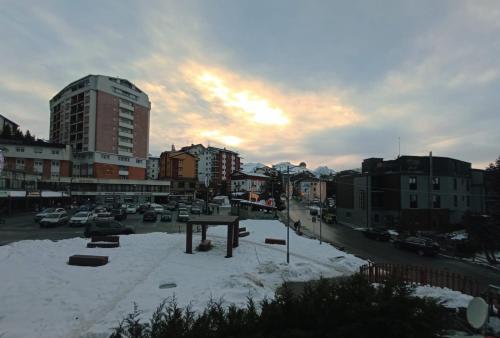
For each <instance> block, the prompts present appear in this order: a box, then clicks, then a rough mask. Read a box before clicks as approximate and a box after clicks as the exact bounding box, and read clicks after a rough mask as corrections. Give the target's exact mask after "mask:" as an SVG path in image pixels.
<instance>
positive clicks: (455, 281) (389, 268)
mask: <svg viewBox="0 0 500 338" xmlns="http://www.w3.org/2000/svg"><path fill="white" fill-rule="evenodd" d="M359 272H360V273H361V274H362V275H364V276H366V277H367V278H368V280H369V281H370V282H371V283H382V282H384V281H386V280H388V279H390V278H395V279H399V280H403V281H404V282H407V283H415V284H420V285H430V286H438V287H444V288H448V289H451V290H455V291H460V292H462V293H465V294H469V295H472V296H479V295H480V294H481V293H482V292H483V291H486V290H484V289H483V288H482V287H481V286H480V285H479V283H478V282H477V281H476V280H473V279H471V278H468V277H466V276H464V275H461V274H458V273H454V272H449V271H443V270H436V269H431V268H427V267H421V266H411V265H400V264H382V263H376V264H367V265H363V266H362V267H361V268H360V271H359Z"/></svg>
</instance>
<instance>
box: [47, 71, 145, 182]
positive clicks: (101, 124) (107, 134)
mask: <svg viewBox="0 0 500 338" xmlns="http://www.w3.org/2000/svg"><path fill="white" fill-rule="evenodd" d="M150 108H151V103H150V102H149V98H148V96H147V94H146V93H144V92H142V91H141V90H140V89H139V88H137V87H136V86H135V85H134V84H132V83H131V82H129V81H128V80H125V79H120V78H116V77H110V76H104V75H88V76H86V77H84V78H82V79H79V80H77V81H75V82H72V83H70V84H69V85H67V86H66V87H64V88H63V89H62V90H61V91H60V92H59V93H58V94H57V95H55V96H54V97H53V98H52V99H51V100H50V140H51V141H52V142H56V143H62V144H69V145H70V146H71V148H72V150H73V152H74V166H73V173H74V175H75V176H78V177H90V178H100V179H133V180H143V179H145V177H146V160H147V154H148V146H149V112H150Z"/></svg>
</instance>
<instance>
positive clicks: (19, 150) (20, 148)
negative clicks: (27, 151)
mask: <svg viewBox="0 0 500 338" xmlns="http://www.w3.org/2000/svg"><path fill="white" fill-rule="evenodd" d="M16 151H17V152H18V153H24V148H23V147H16Z"/></svg>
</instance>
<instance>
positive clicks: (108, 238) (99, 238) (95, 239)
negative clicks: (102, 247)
mask: <svg viewBox="0 0 500 338" xmlns="http://www.w3.org/2000/svg"><path fill="white" fill-rule="evenodd" d="M92 242H113V243H120V236H114V235H112V236H111V235H110V236H92Z"/></svg>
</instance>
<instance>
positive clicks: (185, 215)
mask: <svg viewBox="0 0 500 338" xmlns="http://www.w3.org/2000/svg"><path fill="white" fill-rule="evenodd" d="M177 220H178V221H179V222H187V221H189V214H188V212H187V210H182V211H180V210H179V216H177Z"/></svg>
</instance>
